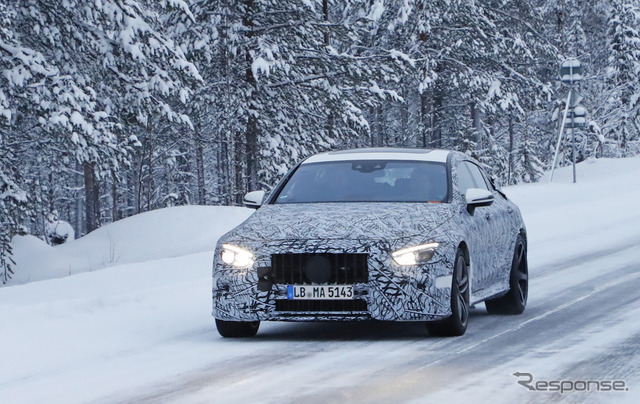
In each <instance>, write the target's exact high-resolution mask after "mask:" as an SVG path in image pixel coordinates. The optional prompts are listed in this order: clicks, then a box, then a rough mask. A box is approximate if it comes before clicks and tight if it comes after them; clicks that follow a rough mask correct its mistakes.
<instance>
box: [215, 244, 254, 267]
mask: <svg viewBox="0 0 640 404" xmlns="http://www.w3.org/2000/svg"><path fill="white" fill-rule="evenodd" d="M220 258H221V259H222V262H224V263H225V264H227V265H232V266H234V267H238V268H248V267H250V266H252V265H253V263H254V261H255V260H256V259H255V257H254V256H253V254H252V253H250V252H249V251H247V250H245V249H244V248H240V247H236V246H234V245H231V244H223V245H222V252H221V253H220Z"/></svg>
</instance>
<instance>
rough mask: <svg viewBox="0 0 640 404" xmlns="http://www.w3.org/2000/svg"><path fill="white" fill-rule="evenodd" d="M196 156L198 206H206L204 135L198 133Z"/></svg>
mask: <svg viewBox="0 0 640 404" xmlns="http://www.w3.org/2000/svg"><path fill="white" fill-rule="evenodd" d="M195 154H196V179H197V182H198V204H199V205H206V204H207V200H206V195H207V192H206V189H205V180H204V147H203V140H202V134H201V133H200V132H199V131H198V132H196V133H195Z"/></svg>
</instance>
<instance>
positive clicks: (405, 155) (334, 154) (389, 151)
mask: <svg viewBox="0 0 640 404" xmlns="http://www.w3.org/2000/svg"><path fill="white" fill-rule="evenodd" d="M450 153H451V151H449V150H430V149H409V148H393V147H379V148H363V149H352V150H339V151H331V152H326V153H320V154H316V155H314V156H311V157H309V158H308V159H306V160H305V161H304V162H303V163H302V164H309V163H325V162H330V161H353V160H404V161H431V162H436V163H446V162H447V157H448V156H449V154H450Z"/></svg>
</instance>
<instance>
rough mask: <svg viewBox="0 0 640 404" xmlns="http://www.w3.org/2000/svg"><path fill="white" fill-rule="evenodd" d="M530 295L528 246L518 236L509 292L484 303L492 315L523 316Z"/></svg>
mask: <svg viewBox="0 0 640 404" xmlns="http://www.w3.org/2000/svg"><path fill="white" fill-rule="evenodd" d="M528 294H529V268H528V266H527V246H526V244H525V242H524V238H523V237H522V235H520V234H518V238H517V239H516V247H515V250H514V253H513V261H512V262H511V274H510V279H509V291H508V292H507V294H506V295H504V296H501V297H499V298H497V299H491V300H487V301H486V302H484V304H485V306H486V307H487V311H488V312H489V313H491V314H521V313H522V312H523V311H524V308H525V307H526V306H527V297H528Z"/></svg>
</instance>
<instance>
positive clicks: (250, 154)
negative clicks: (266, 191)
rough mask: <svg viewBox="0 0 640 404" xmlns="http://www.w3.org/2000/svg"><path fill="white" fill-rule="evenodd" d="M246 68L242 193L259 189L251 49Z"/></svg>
mask: <svg viewBox="0 0 640 404" xmlns="http://www.w3.org/2000/svg"><path fill="white" fill-rule="evenodd" d="M245 5H246V14H245V16H244V18H243V21H242V22H243V25H244V26H245V27H246V28H247V30H248V33H247V37H248V39H249V40H250V39H251V38H252V37H253V34H252V32H251V30H252V29H253V13H254V1H253V0H245ZM245 61H246V68H245V80H246V82H247V85H248V87H249V88H250V89H251V92H250V96H249V99H248V100H247V101H248V104H249V112H248V114H247V115H248V116H247V127H246V131H245V139H246V156H245V158H246V162H247V166H246V169H247V173H246V179H247V182H246V184H242V185H244V187H243V188H244V189H242V191H244V192H246V191H253V190H257V189H258V163H259V162H258V119H257V118H256V114H257V113H259V111H254V110H253V105H252V104H253V101H255V99H256V98H257V97H258V83H257V81H256V78H255V77H254V76H253V70H252V69H251V64H252V63H253V59H252V57H251V53H250V52H249V49H247V51H246V54H245ZM244 192H242V193H241V194H240V195H239V196H240V198H239V199H240V200H239V201H238V202H242V196H244V195H243V194H244Z"/></svg>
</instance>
